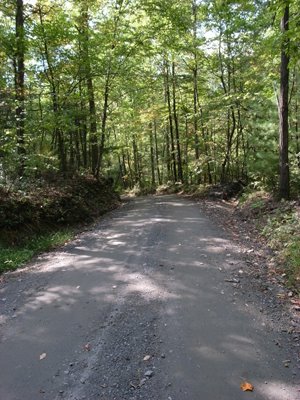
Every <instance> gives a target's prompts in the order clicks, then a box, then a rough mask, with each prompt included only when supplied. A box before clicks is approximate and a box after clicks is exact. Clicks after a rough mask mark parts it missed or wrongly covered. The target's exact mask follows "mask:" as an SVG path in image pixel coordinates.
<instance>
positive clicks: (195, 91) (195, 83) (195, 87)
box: [192, 1, 200, 160]
mask: <svg viewBox="0 0 300 400" xmlns="http://www.w3.org/2000/svg"><path fill="white" fill-rule="evenodd" d="M192 8H193V18H194V21H193V22H194V23H193V39H194V48H193V56H194V68H193V100H194V104H193V106H194V117H193V123H194V141H195V158H196V160H199V156H200V153H199V134H198V57H197V44H196V40H197V4H196V2H195V1H193V5H192Z"/></svg>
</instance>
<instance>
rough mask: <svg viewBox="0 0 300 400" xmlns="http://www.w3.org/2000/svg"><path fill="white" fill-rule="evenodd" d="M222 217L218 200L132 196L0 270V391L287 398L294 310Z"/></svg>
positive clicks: (227, 214)
mask: <svg viewBox="0 0 300 400" xmlns="http://www.w3.org/2000/svg"><path fill="white" fill-rule="evenodd" d="M236 218H237V217H236V216H235V215H234V205H233V204H230V203H224V202H222V201H217V202H210V201H205V202H195V201H194V200H192V201H190V200H187V199H185V198H183V197H180V196H175V195H168V196H149V197H141V198H136V199H133V200H131V201H129V202H127V203H124V205H123V207H121V208H119V209H118V210H115V211H113V212H111V213H109V214H108V215H106V216H105V217H103V218H101V220H100V221H99V222H98V223H97V224H96V225H95V226H94V227H93V228H92V229H91V230H90V231H87V232H84V233H82V234H79V235H78V236H77V238H76V239H75V240H74V241H72V242H70V243H68V244H66V245H65V246H64V247H63V248H61V249H58V250H56V251H55V252H52V253H47V254H44V255H41V256H40V257H39V258H38V259H37V260H35V261H34V262H33V263H31V264H30V265H28V266H27V267H26V268H25V269H23V270H18V271H15V272H9V273H6V274H4V275H3V279H2V282H1V286H0V301H1V317H0V318H1V319H0V323H1V338H0V368H1V376H0V397H1V398H3V399H5V400H32V399H34V400H35V399H41V400H54V399H55V400H59V399H68V400H83V399H86V400H94V399H95V400H96V399H103V400H199V398H204V399H206V400H215V399H222V400H229V399H230V400H241V399H243V398H250V397H251V399H254V400H296V399H297V398H298V395H299V387H298V386H297V383H298V382H299V364H298V362H299V359H297V355H298V351H299V339H300V332H299V331H298V330H297V329H298V328H297V326H296V325H295V323H296V319H294V318H292V312H294V313H297V310H295V309H294V310H293V311H292V310H291V308H290V307H291V306H292V303H291V300H292V297H289V291H288V289H285V287H284V286H283V285H281V284H280V282H278V281H277V278H276V280H273V278H272V275H270V274H269V272H266V271H267V270H268V268H266V266H267V265H266V263H268V262H269V261H268V260H269V258H268V254H267V253H268V250H267V249H266V248H265V247H264V246H263V245H261V243H258V242H257V241H255V240H253V239H255V233H253V234H251V233H249V229H248V227H247V224H246V223H245V224H244V222H245V221H243V220H242V219H241V220H238V219H237V221H235V222H234V220H235V219H236ZM229 221H230V223H229ZM253 232H254V231H253ZM266 252H267V253H266ZM244 389H245V390H246V389H248V390H247V391H248V393H247V392H243V390H244ZM252 390H253V391H252Z"/></svg>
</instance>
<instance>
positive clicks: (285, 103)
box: [278, 1, 290, 199]
mask: <svg viewBox="0 0 300 400" xmlns="http://www.w3.org/2000/svg"><path fill="white" fill-rule="evenodd" d="M288 30H289V1H285V9H284V15H283V17H282V19H281V32H282V35H283V40H282V46H281V64H280V94H279V105H278V113H279V170H280V171H279V172H280V175H279V197H280V198H283V199H288V198H289V196H290V177H289V153H288V150H289V55H288V47H289V40H288V38H287V37H286V34H287V32H288Z"/></svg>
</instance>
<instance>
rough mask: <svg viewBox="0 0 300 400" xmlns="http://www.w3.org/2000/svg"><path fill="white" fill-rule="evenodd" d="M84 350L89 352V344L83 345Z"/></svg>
mask: <svg viewBox="0 0 300 400" xmlns="http://www.w3.org/2000/svg"><path fill="white" fill-rule="evenodd" d="M84 350H85V351H90V350H91V345H90V343H87V344H86V345H84Z"/></svg>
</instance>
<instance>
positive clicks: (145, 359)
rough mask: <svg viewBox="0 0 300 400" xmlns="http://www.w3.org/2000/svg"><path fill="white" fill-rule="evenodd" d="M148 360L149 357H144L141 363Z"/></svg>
mask: <svg viewBox="0 0 300 400" xmlns="http://www.w3.org/2000/svg"><path fill="white" fill-rule="evenodd" d="M150 358H151V356H148V355H147V356H145V357H144V358H143V361H149V360H150Z"/></svg>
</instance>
